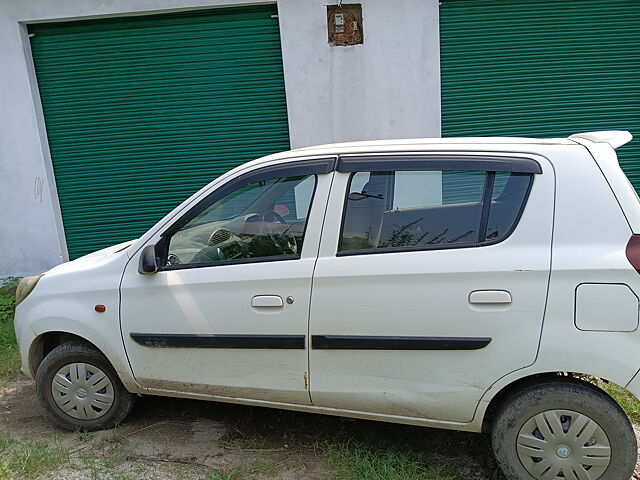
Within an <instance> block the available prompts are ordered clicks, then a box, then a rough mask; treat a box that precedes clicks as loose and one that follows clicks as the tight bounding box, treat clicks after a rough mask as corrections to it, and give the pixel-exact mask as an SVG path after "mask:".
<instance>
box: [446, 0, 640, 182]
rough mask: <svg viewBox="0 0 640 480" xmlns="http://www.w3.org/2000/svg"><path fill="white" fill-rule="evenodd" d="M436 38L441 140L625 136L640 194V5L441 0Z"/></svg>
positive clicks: (599, 0)
mask: <svg viewBox="0 0 640 480" xmlns="http://www.w3.org/2000/svg"><path fill="white" fill-rule="evenodd" d="M440 32H441V75H442V131H443V135H445V136H463V135H472V136H473V135H512V136H520V135H526V136H558V137H566V136H568V135H570V134H572V133H576V132H582V131H593V130H614V129H623V130H630V131H631V133H632V134H634V136H635V137H636V138H635V139H634V140H633V141H632V142H631V143H629V144H628V145H625V146H624V147H622V148H620V149H619V150H618V157H619V159H620V164H621V166H622V168H623V169H624V170H625V172H626V173H627V176H628V177H629V179H630V180H631V182H632V183H633V185H634V186H635V188H636V190H638V191H640V138H638V137H639V136H640V82H639V81H638V79H639V78H640V55H639V53H640V35H638V32H640V2H630V1H628V0H581V1H580V2H576V1H573V0H553V1H551V0H523V1H515V0H503V1H500V2H494V1H490V0H444V2H443V4H442V6H441V9H440Z"/></svg>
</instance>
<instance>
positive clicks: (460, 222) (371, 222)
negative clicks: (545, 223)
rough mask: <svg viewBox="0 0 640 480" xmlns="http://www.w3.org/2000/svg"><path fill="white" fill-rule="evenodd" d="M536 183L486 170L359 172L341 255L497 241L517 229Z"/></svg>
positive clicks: (353, 178) (525, 176) (353, 183)
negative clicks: (528, 194) (533, 184)
mask: <svg viewBox="0 0 640 480" xmlns="http://www.w3.org/2000/svg"><path fill="white" fill-rule="evenodd" d="M531 179H532V175H530V174H519V173H507V172H486V171H453V170H451V171H446V170H442V171H395V172H394V171H388V172H356V173H354V174H352V176H351V180H350V183H349V190H348V195H347V199H346V207H345V213H344V222H343V228H342V235H341V239H340V245H339V252H342V253H349V252H350V253H367V252H371V251H375V250H383V249H384V250H388V249H432V248H450V247H456V246H475V245H481V244H484V243H491V242H495V241H498V240H500V239H503V238H504V237H505V236H507V235H508V234H509V233H510V231H511V230H512V229H513V227H514V225H515V223H516V221H517V219H518V217H519V214H520V212H521V209H522V205H523V204H524V201H525V197H526V195H527V192H528V191H529V186H530V183H531ZM483 220H484V221H483Z"/></svg>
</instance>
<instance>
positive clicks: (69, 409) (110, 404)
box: [36, 342, 136, 431]
mask: <svg viewBox="0 0 640 480" xmlns="http://www.w3.org/2000/svg"><path fill="white" fill-rule="evenodd" d="M36 392H37V394H38V399H39V401H40V404H41V405H42V407H43V408H44V409H45V411H46V412H47V414H48V416H49V418H50V419H51V420H52V421H53V422H54V423H55V424H56V425H58V426H60V427H62V428H64V429H67V430H85V431H92V430H102V429H105V428H111V427H114V426H115V425H117V424H119V423H120V422H122V420H124V418H125V417H126V416H127V415H128V414H129V412H130V411H131V409H132V408H133V405H134V404H135V399H136V397H135V395H132V394H131V393H129V392H128V391H127V390H126V389H125V388H124V386H123V385H122V382H121V381H120V379H119V378H118V375H117V374H116V372H115V371H114V369H113V367H112V366H111V364H110V363H109V361H108V360H107V358H106V357H105V356H104V355H103V354H102V353H101V352H99V351H98V350H97V349H96V348H94V347H93V346H91V345H89V344H87V343H82V342H72V343H65V344H63V345H59V346H58V347H56V348H54V349H53V350H52V351H51V352H50V353H49V354H48V355H47V356H46V357H45V359H44V360H43V361H42V363H41V364H40V366H39V368H38V371H37V373H36Z"/></svg>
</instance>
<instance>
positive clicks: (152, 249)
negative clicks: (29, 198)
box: [138, 245, 158, 274]
mask: <svg viewBox="0 0 640 480" xmlns="http://www.w3.org/2000/svg"><path fill="white" fill-rule="evenodd" d="M138 271H139V272H140V273H143V274H149V273H156V272H157V271H158V260H157V259H156V246H155V245H147V246H146V247H144V248H143V249H142V253H141V254H140V263H139V264H138Z"/></svg>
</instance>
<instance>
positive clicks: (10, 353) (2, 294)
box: [0, 277, 20, 388]
mask: <svg viewBox="0 0 640 480" xmlns="http://www.w3.org/2000/svg"><path fill="white" fill-rule="evenodd" d="M18 280H19V279H18V278H14V277H12V278H7V279H3V280H0V282H1V285H2V286H0V388H1V387H3V386H4V385H5V383H6V382H7V380H9V379H11V378H15V377H17V376H18V375H19V373H20V352H19V351H18V345H17V344H16V335H15V331H14V329H13V314H14V312H15V308H16V287H17V285H18Z"/></svg>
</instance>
